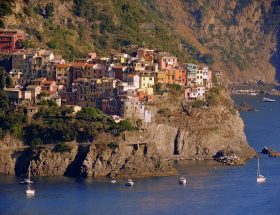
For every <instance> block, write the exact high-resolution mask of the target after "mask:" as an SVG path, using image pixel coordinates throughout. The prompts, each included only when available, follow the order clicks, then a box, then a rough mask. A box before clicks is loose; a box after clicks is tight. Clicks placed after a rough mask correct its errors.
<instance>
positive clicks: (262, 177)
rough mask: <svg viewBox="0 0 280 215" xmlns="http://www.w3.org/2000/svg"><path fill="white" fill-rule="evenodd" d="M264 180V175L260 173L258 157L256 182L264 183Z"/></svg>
mask: <svg viewBox="0 0 280 215" xmlns="http://www.w3.org/2000/svg"><path fill="white" fill-rule="evenodd" d="M265 182H266V177H265V176H263V175H261V170H260V159H259V158H258V169H257V183H258V184H261V183H265Z"/></svg>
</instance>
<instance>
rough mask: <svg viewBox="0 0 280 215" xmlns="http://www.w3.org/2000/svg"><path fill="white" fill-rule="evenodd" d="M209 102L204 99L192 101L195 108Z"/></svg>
mask: <svg viewBox="0 0 280 215" xmlns="http://www.w3.org/2000/svg"><path fill="white" fill-rule="evenodd" d="M206 104H207V103H206V102H205V101H202V100H196V101H194V102H193V103H192V107H193V108H200V107H203V106H205V105H206Z"/></svg>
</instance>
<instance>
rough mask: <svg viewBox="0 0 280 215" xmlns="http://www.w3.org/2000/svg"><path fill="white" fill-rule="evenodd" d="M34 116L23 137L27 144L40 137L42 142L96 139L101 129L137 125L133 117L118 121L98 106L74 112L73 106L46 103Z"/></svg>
mask: <svg viewBox="0 0 280 215" xmlns="http://www.w3.org/2000/svg"><path fill="white" fill-rule="evenodd" d="M34 119H35V120H34V122H33V123H32V124H31V125H28V126H26V127H25V129H24V136H23V139H24V141H25V143H26V144H28V145H30V144H31V145H32V143H33V142H34V140H36V139H37V138H40V139H41V140H42V144H47V143H59V142H69V141H78V142H88V141H93V139H94V138H95V136H96V134H97V133H98V132H111V131H112V130H113V129H118V131H119V133H121V132H124V131H127V130H128V131H130V130H133V129H134V127H133V125H132V124H131V122H130V121H128V120H124V121H121V122H120V123H118V124H116V123H115V122H114V121H113V120H112V119H111V117H109V116H107V115H105V114H103V113H102V112H101V111H100V110H98V109H95V108H83V109H82V110H81V111H80V112H78V113H77V115H76V116H75V115H73V109H72V108H67V107H63V108H58V107H56V106H47V107H42V108H41V109H40V110H39V112H38V113H37V114H36V115H35V116H34ZM37 142H38V141H37Z"/></svg>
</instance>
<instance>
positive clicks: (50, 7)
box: [45, 2, 54, 19]
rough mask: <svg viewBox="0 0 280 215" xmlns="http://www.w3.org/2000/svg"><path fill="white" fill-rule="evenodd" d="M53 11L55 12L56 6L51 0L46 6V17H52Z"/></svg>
mask: <svg viewBox="0 0 280 215" xmlns="http://www.w3.org/2000/svg"><path fill="white" fill-rule="evenodd" d="M53 12H54V6H53V3H52V2H50V3H48V4H47V5H46V7H45V18H47V19H48V18H50V17H52V16H53Z"/></svg>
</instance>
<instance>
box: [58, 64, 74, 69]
mask: <svg viewBox="0 0 280 215" xmlns="http://www.w3.org/2000/svg"><path fill="white" fill-rule="evenodd" d="M69 67H71V64H57V65H56V68H69Z"/></svg>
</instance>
